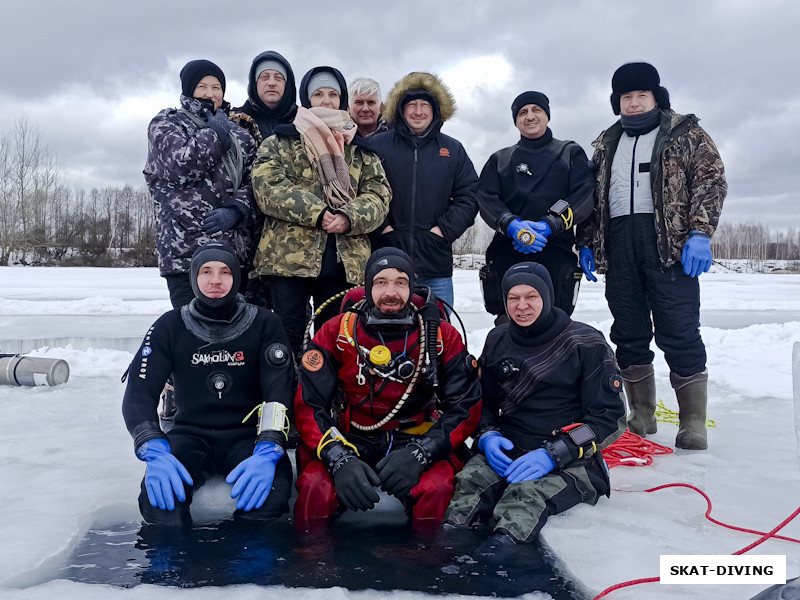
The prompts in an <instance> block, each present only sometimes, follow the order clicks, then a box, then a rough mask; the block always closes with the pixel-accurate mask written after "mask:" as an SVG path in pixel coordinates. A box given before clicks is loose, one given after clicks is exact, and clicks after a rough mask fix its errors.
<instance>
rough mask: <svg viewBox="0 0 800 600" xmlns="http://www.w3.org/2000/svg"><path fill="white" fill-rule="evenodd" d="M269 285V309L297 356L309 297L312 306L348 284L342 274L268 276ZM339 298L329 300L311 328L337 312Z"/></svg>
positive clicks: (339, 303) (318, 326) (348, 285)
mask: <svg viewBox="0 0 800 600" xmlns="http://www.w3.org/2000/svg"><path fill="white" fill-rule="evenodd" d="M269 287H270V291H271V294H272V310H273V311H275V314H276V315H278V317H280V319H281V323H283V328H284V329H285V330H286V335H287V337H288V338H289V345H290V346H291V347H292V352H293V353H294V355H295V356H299V354H300V349H301V347H302V345H303V334H304V333H305V330H306V324H307V323H308V319H309V316H310V314H309V305H308V300H309V298H313V299H314V307H315V309H316V308H319V306H321V305H322V303H323V302H325V301H326V300H328V299H329V298H331V297H332V296H335V295H336V294H338V293H339V292H343V291H344V290H346V289H348V288H350V287H351V286H350V284H348V283H347V279H346V277H345V274H344V268H342V270H341V273H339V274H337V275H336V276H332V277H316V278H314V277H270V280H269ZM340 306H341V299H339V300H337V301H336V302H332V303H331V304H330V305H328V306H327V307H326V308H325V309H323V311H322V313H320V315H319V316H318V317H317V318H316V319H314V328H315V330H319V328H320V327H322V324H323V323H325V321H327V320H328V319H332V318H333V317H335V316H336V315H337V314H339V308H340Z"/></svg>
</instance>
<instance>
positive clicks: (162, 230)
mask: <svg viewBox="0 0 800 600" xmlns="http://www.w3.org/2000/svg"><path fill="white" fill-rule="evenodd" d="M206 102H207V101H200V100H197V99H195V98H189V97H187V96H181V108H167V109H164V110H162V111H161V112H160V113H158V114H157V115H156V116H155V117H154V118H153V120H152V121H150V125H149V127H148V130H147V141H148V150H147V163H146V164H145V167H144V177H145V181H146V182H147V187H148V188H149V189H150V194H151V196H152V197H153V202H154V204H155V219H156V234H157V240H156V245H157V249H158V267H159V271H160V272H161V275H162V276H163V275H170V274H175V273H188V272H189V265H190V263H191V259H192V253H193V252H194V251H195V250H196V249H197V248H198V247H199V246H202V245H203V244H205V243H206V242H210V241H219V242H224V243H227V244H229V245H230V246H231V247H232V248H234V249H235V251H236V254H237V256H238V257H239V260H240V261H241V263H242V265H244V266H249V265H247V261H248V256H249V255H250V254H251V249H252V245H253V244H252V242H251V241H250V239H249V236H248V234H247V230H246V229H245V228H246V227H247V225H248V223H250V222H251V220H252V219H253V217H254V216H255V210H256V207H255V203H254V201H253V188H252V186H251V184H250V164H251V163H252V162H253V158H254V157H255V153H256V144H255V142H254V141H253V138H252V137H250V134H248V133H247V131H245V130H244V129H242V128H241V127H239V126H237V125H233V127H232V128H231V132H230V134H229V135H230V137H231V145H230V149H229V150H228V151H227V153H223V151H222V142H221V141H220V139H219V136H218V135H217V134H216V133H215V132H214V131H213V130H212V129H209V128H206V127H202V126H201V125H200V121H205V120H206V118H205V114H204V111H205V108H206V107H207V105H206ZM226 163H227V166H226ZM237 180H239V181H237ZM223 206H224V207H231V208H235V209H236V210H238V211H239V212H240V214H241V215H242V217H243V218H242V219H241V221H240V222H239V225H238V227H239V228H238V229H234V230H232V231H226V232H222V233H218V234H215V235H213V236H208V235H207V234H205V233H204V232H203V229H202V225H203V218H204V217H205V216H206V214H207V213H208V212H210V211H211V210H213V209H215V208H219V207H223Z"/></svg>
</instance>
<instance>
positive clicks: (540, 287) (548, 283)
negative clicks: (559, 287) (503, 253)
mask: <svg viewBox="0 0 800 600" xmlns="http://www.w3.org/2000/svg"><path fill="white" fill-rule="evenodd" d="M515 285H529V286H531V287H532V288H534V289H535V290H536V291H537V292H539V295H540V296H541V297H542V312H541V314H540V315H539V317H538V319H537V321H540V320H541V321H542V322H545V321H547V320H548V318H549V316H550V312H551V310H552V309H553V302H554V301H555V296H556V294H555V292H554V291H553V281H552V280H551V279H550V273H548V272H547V269H545V268H544V267H543V266H542V265H540V264H538V263H532V262H522V263H518V264H516V265H514V266H513V267H511V268H510V269H509V270H508V271H506V274H505V275H503V282H502V284H501V287H502V290H503V306H505V307H506V312H508V292H509V290H510V289H511V288H513V287H514V286H515ZM511 321H512V322H513V319H512V320H511ZM534 325H535V323H534Z"/></svg>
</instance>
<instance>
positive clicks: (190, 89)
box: [181, 59, 225, 98]
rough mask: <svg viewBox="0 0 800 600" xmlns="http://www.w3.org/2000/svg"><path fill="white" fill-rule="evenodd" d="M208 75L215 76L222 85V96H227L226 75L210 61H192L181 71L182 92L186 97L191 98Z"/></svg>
mask: <svg viewBox="0 0 800 600" xmlns="http://www.w3.org/2000/svg"><path fill="white" fill-rule="evenodd" d="M206 75H213V76H214V77H216V78H217V79H219V82H220V84H221V85H222V94H223V95H224V94H225V74H224V73H223V72H222V69H220V68H219V67H218V66H217V65H215V64H214V63H213V62H211V61H210V60H203V59H201V60H190V61H189V62H188V63H186V64H185V65H184V66H183V68H182V69H181V91H182V92H183V95H184V96H188V97H189V98H191V97H192V96H193V95H194V89H195V88H196V87H197V84H198V83H200V80H201V79H202V78H203V77H205V76H206Z"/></svg>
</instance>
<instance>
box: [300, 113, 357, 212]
mask: <svg viewBox="0 0 800 600" xmlns="http://www.w3.org/2000/svg"><path fill="white" fill-rule="evenodd" d="M294 126H295V127H296V128H297V131H298V132H299V133H300V140H301V141H302V143H303V148H304V149H305V151H306V154H308V157H309V158H310V159H311V164H312V165H313V166H314V169H315V170H316V171H317V177H319V180H320V183H322V189H323V190H324V192H325V201H326V202H327V204H328V206H330V207H331V208H334V209H335V208H339V207H341V206H343V205H345V204H347V203H349V202H350V201H351V200H352V199H353V198H355V197H356V193H355V191H354V190H353V186H352V185H350V167H349V166H348V164H347V161H346V160H345V158H344V145H345V144H349V143H350V142H352V141H353V138H354V137H355V135H356V132H357V131H358V129H357V128H356V124H355V123H354V122H353V119H351V118H350V114H349V113H348V112H347V111H345V110H335V109H333V108H322V107H316V108H303V107H299V108H298V109H297V116H296V117H295V119H294Z"/></svg>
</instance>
